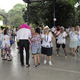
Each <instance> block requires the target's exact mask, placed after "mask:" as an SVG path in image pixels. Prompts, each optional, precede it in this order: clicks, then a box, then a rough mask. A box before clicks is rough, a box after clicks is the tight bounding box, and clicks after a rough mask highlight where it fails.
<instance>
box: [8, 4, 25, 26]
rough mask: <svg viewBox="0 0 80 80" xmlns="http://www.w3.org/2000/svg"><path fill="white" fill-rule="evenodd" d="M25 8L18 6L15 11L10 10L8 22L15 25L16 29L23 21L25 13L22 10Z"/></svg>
mask: <svg viewBox="0 0 80 80" xmlns="http://www.w3.org/2000/svg"><path fill="white" fill-rule="evenodd" d="M24 8H25V5H24V4H16V5H15V6H14V7H13V9H11V10H9V12H8V21H9V23H10V24H12V25H14V26H15V27H17V26H20V25H21V24H22V23H23V22H24V20H23V17H22V15H23V12H22V10H23V9H24Z"/></svg>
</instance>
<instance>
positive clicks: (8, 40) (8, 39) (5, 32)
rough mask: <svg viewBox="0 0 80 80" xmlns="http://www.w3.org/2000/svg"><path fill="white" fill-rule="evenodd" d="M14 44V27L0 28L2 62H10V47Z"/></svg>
mask: <svg viewBox="0 0 80 80" xmlns="http://www.w3.org/2000/svg"><path fill="white" fill-rule="evenodd" d="M12 44H14V27H13V28H12V27H11V29H9V28H8V27H3V26H1V30H0V49H1V57H2V60H8V61H11V60H12V57H11V46H12Z"/></svg>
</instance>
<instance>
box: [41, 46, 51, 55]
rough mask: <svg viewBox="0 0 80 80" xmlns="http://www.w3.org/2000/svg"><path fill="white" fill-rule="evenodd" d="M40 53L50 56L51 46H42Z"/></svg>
mask: <svg viewBox="0 0 80 80" xmlns="http://www.w3.org/2000/svg"><path fill="white" fill-rule="evenodd" d="M41 53H42V54H44V55H47V56H51V55H52V47H51V48H46V47H42V50H41Z"/></svg>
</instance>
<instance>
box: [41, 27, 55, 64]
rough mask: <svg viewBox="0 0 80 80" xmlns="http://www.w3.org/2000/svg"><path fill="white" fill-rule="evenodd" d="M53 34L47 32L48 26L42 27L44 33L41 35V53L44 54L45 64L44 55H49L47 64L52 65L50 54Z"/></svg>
mask: <svg viewBox="0 0 80 80" xmlns="http://www.w3.org/2000/svg"><path fill="white" fill-rule="evenodd" d="M53 41H54V36H53V35H52V33H51V32H49V27H48V26H46V27H45V28H44V34H43V35H42V54H44V64H46V63H47V62H46V56H49V65H52V62H51V55H52V46H53V43H52V42H53Z"/></svg>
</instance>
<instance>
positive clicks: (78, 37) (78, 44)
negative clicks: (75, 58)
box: [76, 26, 80, 52]
mask: <svg viewBox="0 0 80 80" xmlns="http://www.w3.org/2000/svg"><path fill="white" fill-rule="evenodd" d="M76 32H77V33H78V35H77V39H78V41H77V49H76V52H78V48H79V47H80V27H79V26H76Z"/></svg>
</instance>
